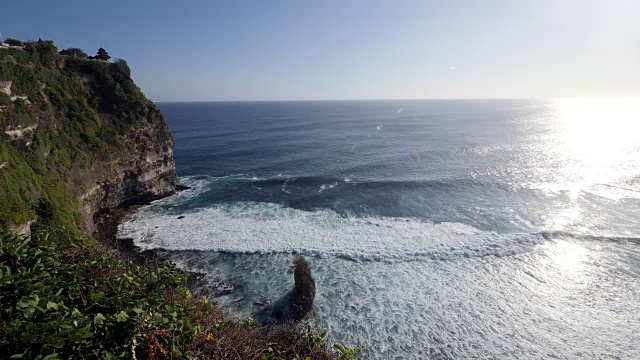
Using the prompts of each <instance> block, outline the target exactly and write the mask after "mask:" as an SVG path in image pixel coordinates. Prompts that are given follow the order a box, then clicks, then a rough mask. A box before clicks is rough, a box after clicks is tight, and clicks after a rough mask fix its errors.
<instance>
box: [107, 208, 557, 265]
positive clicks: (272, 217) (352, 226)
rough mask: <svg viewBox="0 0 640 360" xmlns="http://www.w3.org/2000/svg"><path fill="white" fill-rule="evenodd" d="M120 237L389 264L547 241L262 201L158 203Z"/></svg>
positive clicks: (510, 250) (147, 245) (177, 246)
mask: <svg viewBox="0 0 640 360" xmlns="http://www.w3.org/2000/svg"><path fill="white" fill-rule="evenodd" d="M178 216H180V218H178ZM118 235H119V236H120V237H125V238H132V239H133V240H134V242H135V244H136V245H138V246H140V247H141V248H142V249H153V248H162V249H166V250H210V251H221V252H234V253H274V252H286V253H297V254H304V255H313V256H336V257H340V258H345V259H349V260H354V261H387V262H396V261H415V260H424V259H432V260H448V259H453V258H457V257H482V256H490V255H494V256H508V255H513V254H517V253H520V252H524V251H528V250H530V249H532V248H533V247H534V246H535V245H537V244H540V243H542V242H544V241H545V239H544V237H543V236H542V235H541V234H497V233H493V232H485V231H481V230H478V229H476V228H474V227H472V226H469V225H465V224H461V223H453V222H446V223H433V222H428V221H421V220H416V219H408V218H390V217H376V218H373V217H369V218H366V217H365V218H362V217H347V216H342V215H340V214H338V213H336V212H334V211H331V210H317V211H302V210H298V209H293V208H289V207H285V206H282V205H278V204H273V203H254V202H237V203H232V204H226V205H214V206H212V207H209V208H205V209H199V210H196V211H192V212H187V213H183V214H177V213H175V212H172V211H170V210H167V209H166V208H164V207H156V206H153V205H152V206H148V207H144V208H142V209H140V210H139V211H138V212H136V213H134V214H132V215H130V216H129V217H128V219H127V220H126V221H125V222H124V223H122V224H121V225H120V227H119V232H118Z"/></svg>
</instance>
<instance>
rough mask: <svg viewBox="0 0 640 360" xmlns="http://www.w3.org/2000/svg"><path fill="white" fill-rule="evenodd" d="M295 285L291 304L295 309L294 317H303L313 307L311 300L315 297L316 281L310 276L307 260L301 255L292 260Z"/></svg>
mask: <svg viewBox="0 0 640 360" xmlns="http://www.w3.org/2000/svg"><path fill="white" fill-rule="evenodd" d="M293 263H294V266H295V269H294V279H295V287H294V289H293V305H294V307H295V309H296V312H297V314H296V315H297V316H296V318H298V319H302V318H304V317H305V316H306V315H307V314H308V313H309V312H311V309H313V300H314V299H315V297H316V282H315V280H313V277H312V276H311V268H310V267H309V262H308V261H307V260H306V259H305V258H303V257H302V256H300V257H297V258H296V259H295V260H294V261H293Z"/></svg>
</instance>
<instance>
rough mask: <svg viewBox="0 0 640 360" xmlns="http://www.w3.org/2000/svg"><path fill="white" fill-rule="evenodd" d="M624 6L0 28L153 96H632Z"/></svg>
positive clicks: (76, 7)
mask: <svg viewBox="0 0 640 360" xmlns="http://www.w3.org/2000/svg"><path fill="white" fill-rule="evenodd" d="M639 14H640V1H638V0H599V1H595V0H532V1H526V0H510V1H506V0H505V1H498V0H494V1H492V0H482V1H479V0H467V1H462V0H451V1H430V0H393V1H392V0H389V1H377V0H362V1H359V0H353V1H350V0H317V1H306V0H298V1H293V0H291V1H269V0H256V1H243V0H238V1H211V0H209V1H206V0H193V1H191V0H183V1H176V0H171V1H168V0H128V1H121V0H109V1H94V0H83V1H79V0H64V1H51V0H38V1H34V0H20V1H6V3H5V4H3V5H2V7H1V9H0V33H2V35H3V37H4V38H6V37H13V38H17V39H20V40H27V39H35V40H37V39H38V38H42V39H51V40H54V41H55V43H56V45H57V46H58V48H59V49H63V48H67V47H80V48H82V49H84V50H85V51H86V52H87V53H90V54H93V53H95V50H96V49H97V48H98V47H104V48H105V49H107V51H108V52H109V54H110V55H111V56H113V57H114V58H123V59H125V60H127V62H128V63H129V65H130V67H131V69H132V77H133V78H134V80H135V81H136V83H137V84H138V85H139V86H140V87H141V88H142V90H143V91H144V92H145V94H146V95H147V96H148V97H150V98H151V99H152V100H154V101H235V100H330V99H442V98H446V99H449V98H553V97H609V96H612V97H618V96H640V22H638V16H639Z"/></svg>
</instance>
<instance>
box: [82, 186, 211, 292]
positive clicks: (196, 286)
mask: <svg viewBox="0 0 640 360" xmlns="http://www.w3.org/2000/svg"><path fill="white" fill-rule="evenodd" d="M188 189H190V187H188V186H186V185H179V184H176V188H175V190H174V191H172V192H170V193H167V194H164V195H159V196H144V197H138V198H135V199H131V200H128V201H125V202H124V203H122V204H120V205H118V207H116V208H115V209H112V210H110V211H108V212H103V213H96V214H95V215H94V221H95V224H96V231H95V232H94V233H93V234H92V235H93V237H94V238H96V239H97V240H98V241H99V242H101V243H102V244H105V245H106V246H108V247H110V248H112V249H114V250H116V251H118V253H119V254H120V255H121V256H123V257H125V258H126V259H127V260H130V261H133V262H134V263H135V264H138V265H145V264H159V263H162V262H167V261H169V262H172V260H171V259H170V258H169V257H167V256H165V255H164V254H162V252H161V251H158V250H142V249H141V248H140V247H138V246H136V245H135V244H134V242H133V239H131V238H122V237H118V226H119V225H120V223H121V222H122V220H124V218H125V217H126V216H127V215H129V214H130V213H132V212H134V211H136V210H137V209H139V208H141V207H142V206H145V205H149V204H151V203H152V202H154V201H156V200H160V199H164V198H167V197H170V196H173V195H175V194H177V193H179V192H181V191H184V190H188ZM177 270H178V271H180V272H183V273H185V274H187V287H188V288H189V289H191V290H192V291H194V292H195V291H198V292H199V293H201V294H202V295H208V293H209V289H208V288H207V286H206V282H205V280H204V277H205V275H206V274H205V273H200V272H194V271H185V270H182V269H177Z"/></svg>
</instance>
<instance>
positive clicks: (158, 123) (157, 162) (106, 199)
mask: <svg viewBox="0 0 640 360" xmlns="http://www.w3.org/2000/svg"><path fill="white" fill-rule="evenodd" d="M152 125H153V126H149V127H143V128H137V129H132V131H131V132H130V134H129V137H128V138H127V139H124V140H123V144H122V145H123V146H124V147H125V148H129V149H131V151H126V152H123V153H121V154H120V156H119V157H118V158H117V159H115V160H112V161H98V162H96V163H94V164H92V165H91V167H90V168H89V169H88V171H87V172H86V173H81V174H79V176H78V178H79V183H81V184H82V187H81V191H80V192H79V193H78V197H77V199H78V204H79V211H80V213H81V214H82V218H83V220H84V227H85V229H86V230H87V231H89V232H94V231H95V230H96V225H98V223H99V222H100V221H101V219H100V217H101V216H104V215H110V214H111V213H113V211H114V210H115V209H116V208H117V207H118V206H121V205H124V204H127V203H135V202H144V201H149V200H154V199H157V198H161V197H164V196H167V195H170V194H172V193H173V192H174V191H175V187H176V168H175V163H174V160H173V145H174V140H173V138H172V137H167V136H166V135H167V134H168V129H167V126H166V124H165V122H164V120H163V119H156V120H155V122H154V123H153V124H152ZM159 133H160V134H162V136H158V135H159Z"/></svg>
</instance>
